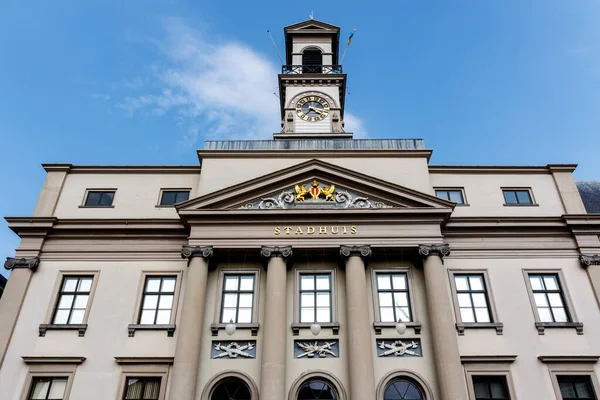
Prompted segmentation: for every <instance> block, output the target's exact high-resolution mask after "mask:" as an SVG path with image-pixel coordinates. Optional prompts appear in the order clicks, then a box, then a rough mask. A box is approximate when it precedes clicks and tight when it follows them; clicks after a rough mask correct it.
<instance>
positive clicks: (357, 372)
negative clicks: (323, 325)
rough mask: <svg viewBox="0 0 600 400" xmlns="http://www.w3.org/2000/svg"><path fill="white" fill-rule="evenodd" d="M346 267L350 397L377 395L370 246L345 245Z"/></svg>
mask: <svg viewBox="0 0 600 400" xmlns="http://www.w3.org/2000/svg"><path fill="white" fill-rule="evenodd" d="M340 255H341V256H342V257H343V259H344V261H345V270H346V293H347V295H346V318H347V320H348V329H347V332H348V348H349V349H351V350H350V351H349V354H348V370H349V375H350V396H349V397H350V399H374V398H375V376H374V369H373V346H374V343H373V341H372V340H371V326H372V324H371V320H370V318H369V300H368V297H367V277H366V273H365V268H366V260H367V259H368V258H369V257H370V256H371V247H369V246H341V247H340Z"/></svg>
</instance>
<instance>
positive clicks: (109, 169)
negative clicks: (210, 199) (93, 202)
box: [42, 164, 200, 174]
mask: <svg viewBox="0 0 600 400" xmlns="http://www.w3.org/2000/svg"><path fill="white" fill-rule="evenodd" d="M42 167H44V169H45V170H46V171H47V172H51V171H67V172H69V173H87V174H115V173H125V174H132V173H133V174H156V173H158V174H160V173H163V174H165V173H167V174H199V173H200V167H199V166H195V165H72V164H42Z"/></svg>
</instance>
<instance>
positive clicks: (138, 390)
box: [123, 377, 161, 400]
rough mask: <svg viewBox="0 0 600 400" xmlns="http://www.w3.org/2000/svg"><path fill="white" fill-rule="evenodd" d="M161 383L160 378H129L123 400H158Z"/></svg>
mask: <svg viewBox="0 0 600 400" xmlns="http://www.w3.org/2000/svg"><path fill="white" fill-rule="evenodd" d="M160 381H161V378H160V377H135V378H133V377H128V378H127V381H126V382H125V392H124V393H123V400H146V399H149V400H158V399H159V398H160Z"/></svg>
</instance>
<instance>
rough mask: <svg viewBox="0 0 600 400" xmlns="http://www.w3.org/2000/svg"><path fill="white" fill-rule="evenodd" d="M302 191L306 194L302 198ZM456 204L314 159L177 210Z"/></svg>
mask: <svg viewBox="0 0 600 400" xmlns="http://www.w3.org/2000/svg"><path fill="white" fill-rule="evenodd" d="M314 182H317V183H318V187H319V188H320V193H318V195H317V196H315V194H317V193H315V192H318V190H313V193H310V189H311V188H312V187H314V186H313V185H314ZM332 186H334V188H332ZM298 189H300V191H299V190H298ZM302 192H305V193H304V196H303V198H301V199H299V198H298V195H299V194H300V193H302ZM328 193H329V196H327V194H328ZM290 194H291V195H292V197H293V198H290V196H289V195H290ZM269 199H272V200H269ZM265 200H267V201H266V202H265ZM278 201H279V204H278ZM261 202H262V206H261ZM454 206H455V204H454V203H452V202H450V201H447V200H443V199H440V198H438V197H435V196H432V195H429V194H426V193H422V192H419V191H416V190H414V189H409V188H406V187H404V186H400V185H396V184H393V183H389V182H386V181H383V180H381V179H378V178H373V177H371V176H368V175H365V174H361V173H358V172H356V171H352V170H349V169H346V168H343V167H339V166H337V165H333V164H329V163H326V162H324V161H321V160H316V159H313V160H311V161H308V162H303V163H301V164H297V165H295V166H292V167H289V168H286V169H283V170H280V171H276V172H273V173H270V174H267V175H264V176H261V177H258V178H255V179H252V180H249V181H247V182H243V183H240V184H237V185H234V186H230V187H228V188H225V189H221V190H218V191H216V192H213V193H209V194H206V195H204V196H200V197H197V198H194V199H191V200H188V201H185V202H183V203H179V204H177V205H176V208H177V210H178V211H179V212H188V211H194V210H232V209H255V208H260V209H273V208H278V209H307V208H309V209H310V208H313V209H323V208H444V209H452V208H453V207H454Z"/></svg>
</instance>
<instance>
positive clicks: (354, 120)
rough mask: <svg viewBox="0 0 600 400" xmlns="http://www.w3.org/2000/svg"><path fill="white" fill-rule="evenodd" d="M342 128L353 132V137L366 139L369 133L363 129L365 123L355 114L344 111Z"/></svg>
mask: <svg viewBox="0 0 600 400" xmlns="http://www.w3.org/2000/svg"><path fill="white" fill-rule="evenodd" d="M344 123H345V126H344V130H345V131H346V132H351V133H353V134H354V139H366V138H367V137H369V133H368V132H367V130H366V129H365V124H364V123H363V121H362V120H361V119H360V118H358V117H357V116H356V115H354V114H351V113H349V112H347V111H346V112H345V113H344Z"/></svg>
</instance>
